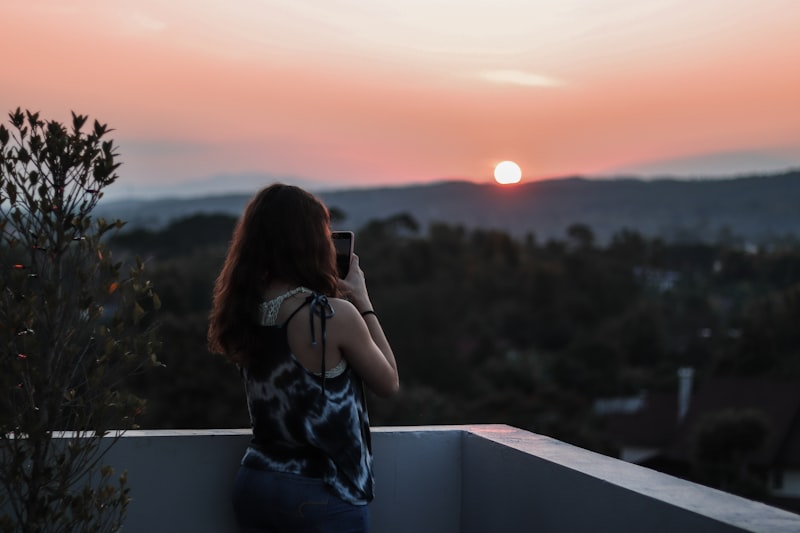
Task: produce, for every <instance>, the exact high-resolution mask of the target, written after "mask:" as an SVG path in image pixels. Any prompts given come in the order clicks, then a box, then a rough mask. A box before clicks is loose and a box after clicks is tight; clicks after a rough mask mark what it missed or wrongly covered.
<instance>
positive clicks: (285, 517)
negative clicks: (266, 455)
mask: <svg viewBox="0 0 800 533" xmlns="http://www.w3.org/2000/svg"><path fill="white" fill-rule="evenodd" d="M233 507H234V511H235V512H236V521H237V523H238V525H239V530H240V531H242V533H284V532H285V533H312V532H313V533H366V532H368V531H369V507H368V506H366V505H353V504H350V503H347V502H345V501H344V500H342V499H340V498H338V497H337V496H335V495H334V494H333V493H332V492H330V490H328V489H327V488H326V487H325V485H324V484H323V482H322V480H321V479H315V478H309V477H303V476H298V475H296V474H286V473H283V472H271V471H267V470H256V469H253V468H247V467H245V466H240V467H239V472H238V473H237V475H236V481H235V482H234V486H233Z"/></svg>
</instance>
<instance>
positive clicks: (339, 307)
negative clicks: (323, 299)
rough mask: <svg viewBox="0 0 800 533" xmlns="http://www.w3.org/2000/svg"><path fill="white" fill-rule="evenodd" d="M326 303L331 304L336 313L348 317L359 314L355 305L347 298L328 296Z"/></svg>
mask: <svg viewBox="0 0 800 533" xmlns="http://www.w3.org/2000/svg"><path fill="white" fill-rule="evenodd" d="M328 303H330V304H331V307H332V308H333V310H334V312H335V313H336V314H337V315H342V316H344V317H346V318H348V319H349V318H354V317H357V316H360V314H359V312H358V309H356V306H355V305H353V304H352V303H351V302H349V301H348V300H345V299H343V298H328Z"/></svg>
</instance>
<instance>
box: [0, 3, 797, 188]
mask: <svg viewBox="0 0 800 533" xmlns="http://www.w3.org/2000/svg"><path fill="white" fill-rule="evenodd" d="M798 27H800V2H797V0H559V2H552V1H545V0H473V1H471V2H465V1H459V0H404V1H403V2H397V1H396V0H361V1H359V0H304V1H303V2H297V1H294V0H260V1H259V0H230V1H229V0H226V1H222V0H191V1H189V0H170V2H162V1H160V0H106V1H103V2H95V1H88V0H37V1H30V0H24V1H23V0H3V2H2V4H0V44H2V50H3V52H2V61H0V64H1V65H2V69H0V76H2V79H1V80H0V103H2V107H3V108H4V109H5V110H6V111H10V110H12V109H15V108H16V107H18V106H19V107H22V108H27V109H31V110H39V111H41V112H42V113H43V115H44V116H45V117H47V118H56V119H59V120H67V118H68V117H69V111H70V110H74V111H76V112H79V113H83V114H88V115H90V116H91V117H92V118H97V119H99V120H100V121H102V122H106V123H108V124H109V126H111V127H112V128H114V129H115V130H116V131H115V137H114V138H115V140H116V141H117V144H118V145H119V150H120V152H121V154H122V160H123V161H124V165H123V166H122V167H121V169H120V175H121V179H120V181H119V182H118V183H120V184H122V185H121V187H122V188H123V189H124V190H125V191H128V192H134V193H141V194H145V193H147V191H148V190H158V187H159V186H163V185H164V184H165V183H174V184H177V183H183V184H186V187H187V188H188V187H189V184H192V183H195V182H200V181H203V180H208V179H209V178H213V177H216V176H223V175H238V174H248V175H263V176H265V178H264V179H269V178H274V179H282V180H284V181H292V180H293V179H297V180H300V181H302V182H303V183H309V182H315V183H321V184H325V185H326V186H328V187H346V186H351V185H373V184H401V183H418V182H425V181H432V180H441V179H450V178H459V179H470V180H475V181H489V180H491V179H492V168H493V166H494V164H495V163H497V162H498V161H501V160H504V159H511V160H514V161H516V162H518V163H519V164H520V166H521V167H522V169H523V179H526V180H530V179H541V178H551V177H559V176H565V175H574V174H581V175H587V176H609V175H616V174H618V173H620V172H625V173H637V174H639V175H642V176H655V175H661V174H665V173H668V174H673V175H679V176H686V177H693V176H700V175H722V174H730V173H739V172H751V171H763V172H771V171H776V170H782V169H786V168H789V167H800V31H798V30H797V28H798ZM231 183H232V185H231V187H234V183H235V182H234V181H232V182H231ZM196 186H197V187H199V185H196ZM115 187H119V186H118V185H115Z"/></svg>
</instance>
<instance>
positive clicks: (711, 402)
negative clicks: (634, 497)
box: [595, 369, 800, 512]
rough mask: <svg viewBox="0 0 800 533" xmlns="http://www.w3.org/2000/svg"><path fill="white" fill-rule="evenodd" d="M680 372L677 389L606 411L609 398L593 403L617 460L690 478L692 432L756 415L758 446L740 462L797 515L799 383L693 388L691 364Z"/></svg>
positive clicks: (728, 381) (772, 499) (731, 382)
mask: <svg viewBox="0 0 800 533" xmlns="http://www.w3.org/2000/svg"><path fill="white" fill-rule="evenodd" d="M681 371H682V374H681V378H680V379H681V383H682V385H681V386H680V388H679V391H677V392H673V393H654V394H644V395H640V396H637V397H635V398H633V399H631V400H632V401H629V402H619V401H618V402H617V405H618V406H619V407H620V408H619V409H610V407H612V406H613V405H614V402H613V401H609V400H604V401H601V402H598V404H597V405H596V407H597V408H596V409H595V411H596V413H597V414H598V415H600V416H602V417H603V419H604V421H605V425H604V427H605V431H606V435H607V437H608V438H609V439H610V440H611V441H612V442H614V443H615V444H616V445H617V449H618V452H619V458H620V459H623V460H625V461H629V462H632V463H637V464H640V465H642V466H647V467H649V468H653V469H655V470H659V471H661V472H665V473H668V474H672V475H675V476H678V477H682V478H688V479H693V478H695V477H696V475H695V474H696V472H695V470H694V467H695V466H696V450H697V434H698V433H697V432H698V430H699V429H700V428H701V427H702V426H703V425H704V424H705V423H707V421H708V420H709V417H710V416H714V415H720V414H722V413H745V412H747V413H751V414H753V413H755V414H757V417H758V418H759V419H760V420H763V422H764V423H765V427H766V429H767V431H766V433H765V434H764V436H763V439H758V443H759V444H758V445H757V447H756V448H755V449H753V450H751V451H749V452H747V453H746V454H744V455H742V456H741V457H740V459H741V461H742V462H743V463H744V464H746V465H747V468H748V472H749V474H750V475H752V476H755V477H756V478H757V479H758V480H759V481H760V482H761V483H763V485H764V486H765V487H766V489H767V492H768V496H767V497H766V498H764V501H765V502H766V503H769V504H771V505H775V506H778V507H783V508H785V509H788V510H792V511H794V512H800V383H797V382H782V381H775V380H765V379H745V378H713V379H709V380H708V381H705V382H703V383H701V384H699V386H698V387H697V388H696V390H694V391H693V390H692V387H691V380H692V378H693V375H692V372H691V369H681ZM631 407H637V408H635V409H631ZM732 438H735V437H732ZM733 445H734V446H735V445H736V444H735V443H733ZM722 446H724V443H723V444H722Z"/></svg>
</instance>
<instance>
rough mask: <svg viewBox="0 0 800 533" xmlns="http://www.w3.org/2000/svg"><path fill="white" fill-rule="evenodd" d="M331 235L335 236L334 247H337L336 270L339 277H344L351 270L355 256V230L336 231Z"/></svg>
mask: <svg viewBox="0 0 800 533" xmlns="http://www.w3.org/2000/svg"><path fill="white" fill-rule="evenodd" d="M331 237H333V247H334V248H335V249H336V270H337V272H338V273H339V277H340V278H341V279H344V278H346V277H347V273H348V272H350V259H351V258H352V257H353V238H354V237H353V232H352V231H334V232H332V233H331Z"/></svg>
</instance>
